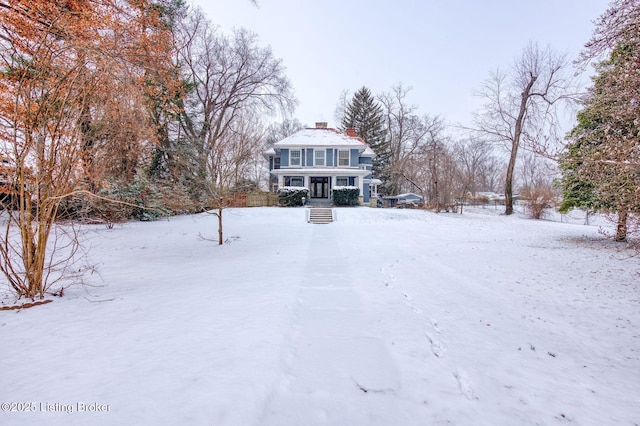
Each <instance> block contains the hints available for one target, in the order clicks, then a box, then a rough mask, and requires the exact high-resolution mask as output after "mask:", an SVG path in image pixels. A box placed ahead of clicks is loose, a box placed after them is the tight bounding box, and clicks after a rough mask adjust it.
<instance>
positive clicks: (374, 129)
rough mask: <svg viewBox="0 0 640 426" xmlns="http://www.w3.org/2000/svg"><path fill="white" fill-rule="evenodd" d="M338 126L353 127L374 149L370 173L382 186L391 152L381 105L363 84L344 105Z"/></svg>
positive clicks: (386, 178)
mask: <svg viewBox="0 0 640 426" xmlns="http://www.w3.org/2000/svg"><path fill="white" fill-rule="evenodd" d="M340 127H341V129H342V130H346V129H354V130H355V131H356V134H357V135H358V136H359V137H361V138H362V140H364V141H365V142H366V143H367V144H368V145H369V146H370V147H371V149H373V150H374V151H375V153H376V156H375V157H374V158H373V171H372V175H373V177H374V178H378V179H380V180H382V182H383V186H384V182H386V181H387V180H388V173H389V172H388V169H389V162H390V159H391V152H390V149H389V141H388V140H387V131H386V126H385V120H384V113H383V111H382V107H381V106H380V104H378V102H376V100H375V99H374V97H373V96H372V95H371V91H370V90H369V89H367V88H366V87H364V86H363V87H362V88H361V89H360V90H358V91H357V92H356V93H355V94H354V95H353V98H352V99H351V102H350V103H349V104H347V106H346V109H345V112H344V117H343V118H342V123H341V125H340Z"/></svg>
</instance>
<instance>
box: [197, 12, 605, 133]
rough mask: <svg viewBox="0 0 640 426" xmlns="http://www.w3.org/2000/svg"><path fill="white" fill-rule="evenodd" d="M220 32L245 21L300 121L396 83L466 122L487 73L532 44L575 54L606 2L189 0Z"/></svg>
mask: <svg viewBox="0 0 640 426" xmlns="http://www.w3.org/2000/svg"><path fill="white" fill-rule="evenodd" d="M192 1H194V4H196V5H198V6H200V7H201V8H202V9H203V11H204V12H205V13H206V15H207V16H208V17H209V19H210V20H211V21H212V22H214V23H215V24H217V25H219V26H220V27H221V28H222V29H223V30H228V31H231V30H232V29H233V28H239V27H245V28H248V29H250V30H252V31H253V32H255V33H257V34H258V35H259V37H260V41H261V45H263V46H266V45H269V46H271V48H272V50H273V53H274V55H275V56H276V57H277V58H280V59H282V61H283V64H284V66H285V67H286V70H287V76H288V77H289V79H290V80H291V83H292V85H293V88H294V89H295V93H296V97H297V98H298V101H299V106H298V108H297V110H296V112H295V117H296V118H298V120H300V121H301V122H302V123H303V124H307V125H311V126H312V125H313V124H314V123H315V122H316V121H328V122H329V125H330V126H332V127H335V126H337V125H338V124H339V123H336V122H335V120H334V110H335V107H336V104H337V103H338V100H339V98H340V94H341V93H342V91H343V90H349V91H350V92H351V93H353V92H354V91H356V90H357V89H359V88H360V87H362V86H363V85H364V86H367V87H368V88H369V89H370V90H371V91H372V92H373V93H374V94H380V93H382V92H388V91H390V90H391V88H392V86H393V85H395V84H397V83H399V82H401V83H402V84H403V85H404V86H408V87H412V91H411V92H410V96H409V100H410V102H411V103H412V104H414V105H416V106H418V107H419V110H418V112H419V113H420V114H423V113H427V114H431V115H436V114H440V115H441V116H443V117H444V118H445V119H446V120H447V121H449V122H459V123H462V124H470V123H471V116H472V112H473V111H474V110H476V109H477V108H478V106H479V105H480V104H481V101H480V99H479V98H478V97H476V96H474V92H476V91H477V90H478V89H479V88H480V86H481V84H482V82H483V81H484V80H485V79H486V78H487V77H488V75H489V71H490V70H492V69H495V68H498V67H500V68H503V69H506V68H508V67H509V66H510V65H511V64H512V63H513V61H514V58H515V57H517V56H518V55H519V53H520V52H521V51H522V49H523V48H524V47H525V45H526V44H527V43H528V42H529V41H535V42H537V43H538V44H539V45H540V47H545V46H547V45H550V46H552V47H553V48H554V49H556V50H557V51H559V52H566V53H568V54H569V55H570V57H571V58H573V57H575V56H576V55H577V54H578V53H579V52H580V50H581V49H582V47H583V45H584V43H585V42H587V41H588V39H589V37H590V36H591V33H592V31H593V27H594V25H593V21H594V20H595V19H596V18H597V17H598V16H599V15H600V14H602V13H603V12H604V11H605V10H606V8H607V5H608V2H607V1H604V0H600V1H597V0H529V1H524V0H466V1H465V0H458V1H455V0H394V1H390V0H325V1H320V2H319V1H311V0H259V2H258V3H259V5H258V7H256V6H254V5H253V4H252V3H251V2H250V1H249V0H192Z"/></svg>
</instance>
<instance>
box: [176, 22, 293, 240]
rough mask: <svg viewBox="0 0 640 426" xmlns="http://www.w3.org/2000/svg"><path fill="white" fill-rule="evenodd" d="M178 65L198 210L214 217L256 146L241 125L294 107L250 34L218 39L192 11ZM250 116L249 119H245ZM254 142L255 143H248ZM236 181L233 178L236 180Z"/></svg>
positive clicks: (277, 66)
mask: <svg viewBox="0 0 640 426" xmlns="http://www.w3.org/2000/svg"><path fill="white" fill-rule="evenodd" d="M181 32H182V39H183V40H184V43H183V44H184V47H183V48H182V49H181V54H180V60H181V61H182V63H183V64H184V69H185V72H186V75H185V78H186V79H187V81H188V82H189V85H190V89H191V90H190V92H188V93H187V95H186V101H185V102H184V103H183V105H182V109H181V123H182V128H183V131H184V134H185V135H186V138H187V140H188V141H189V144H190V145H191V146H192V147H193V149H194V152H195V153H196V170H195V177H196V178H195V183H201V184H202V185H203V187H202V188H201V189H200V190H199V191H197V192H201V194H202V195H201V196H202V206H203V209H207V208H211V207H213V208H215V210H216V212H217V215H219V217H218V219H219V242H220V244H222V227H221V224H222V211H223V209H224V208H225V207H227V206H228V205H229V201H228V200H227V195H228V194H229V192H230V189H231V187H232V186H233V184H234V177H237V176H238V173H239V171H240V170H241V168H242V163H244V162H245V161H250V157H251V155H250V154H249V153H252V152H255V150H254V149H253V148H255V147H256V146H258V145H259V144H260V143H261V136H260V137H257V136H256V135H255V132H254V131H253V130H252V131H248V129H249V127H254V128H255V124H252V125H251V126H249V127H247V124H248V123H250V122H253V121H254V119H255V117H258V116H260V115H262V114H271V113H276V112H280V113H283V114H285V115H286V114H287V113H289V112H290V111H291V109H292V108H293V106H294V105H295V100H294V98H293V94H292V89H291V85H290V83H289V80H288V79H287V78H286V76H285V73H284V67H283V66H282V63H281V61H280V60H278V59H276V58H275V57H274V56H273V53H272V52H271V50H270V49H269V48H263V47H260V46H259V45H258V39H257V36H256V35H255V34H252V33H250V32H249V31H247V30H244V29H241V30H237V31H235V32H234V33H233V35H232V36H231V37H229V36H226V35H224V34H220V33H219V32H218V31H217V29H216V28H214V27H213V26H212V25H211V23H210V22H209V21H208V20H207V19H206V18H205V16H204V15H203V14H202V13H201V12H200V11H198V10H196V11H195V12H194V13H193V14H192V15H191V16H190V19H189V20H187V21H186V22H184V23H183V25H182V27H181ZM250 117H251V118H250ZM254 138H256V139H255V140H253V139H254ZM236 182H237V179H236Z"/></svg>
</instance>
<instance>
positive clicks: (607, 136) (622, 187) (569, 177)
mask: <svg viewBox="0 0 640 426" xmlns="http://www.w3.org/2000/svg"><path fill="white" fill-rule="evenodd" d="M639 66H640V61H639V52H638V44H637V43H628V42H623V43H620V44H619V45H618V46H617V47H616V48H615V49H614V50H613V52H612V53H611V56H610V59H609V60H607V61H604V62H602V63H600V64H599V65H598V66H597V71H598V74H597V75H596V77H595V78H594V85H593V87H592V88H591V90H590V93H589V97H588V99H587V100H586V101H585V103H584V108H583V109H582V111H580V112H579V113H578V124H577V125H576V127H575V128H574V129H573V130H572V131H571V133H570V134H569V136H568V140H569V144H568V145H567V147H566V149H565V152H564V154H563V157H562V159H561V162H560V167H561V169H562V179H561V181H560V183H561V187H562V191H563V201H562V203H561V205H560V211H562V212H565V211H568V210H569V209H571V208H574V207H576V208H584V209H588V210H592V211H604V212H610V213H617V214H618V224H617V231H616V235H615V239H616V240H617V241H624V240H626V238H627V220H628V218H629V215H630V214H638V213H640V179H639V177H640V175H639V172H638V169H639V167H640V153H639V148H640V113H639V112H638V109H637V106H636V105H635V103H636V102H637V101H636V99H638V97H639V96H640V88H639V87H638V86H637V84H636V83H635V82H634V81H633V76H637V75H638V71H639ZM636 78H637V77H636Z"/></svg>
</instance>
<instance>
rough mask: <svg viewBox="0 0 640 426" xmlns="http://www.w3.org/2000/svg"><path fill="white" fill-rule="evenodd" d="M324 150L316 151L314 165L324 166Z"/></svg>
mask: <svg viewBox="0 0 640 426" xmlns="http://www.w3.org/2000/svg"><path fill="white" fill-rule="evenodd" d="M324 155H325V151H324V149H316V150H315V151H314V153H313V158H314V164H315V165H316V166H324Z"/></svg>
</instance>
